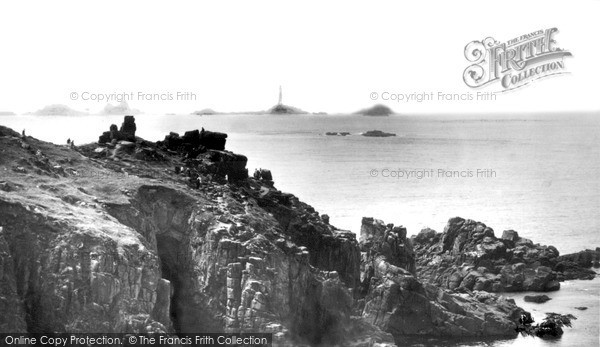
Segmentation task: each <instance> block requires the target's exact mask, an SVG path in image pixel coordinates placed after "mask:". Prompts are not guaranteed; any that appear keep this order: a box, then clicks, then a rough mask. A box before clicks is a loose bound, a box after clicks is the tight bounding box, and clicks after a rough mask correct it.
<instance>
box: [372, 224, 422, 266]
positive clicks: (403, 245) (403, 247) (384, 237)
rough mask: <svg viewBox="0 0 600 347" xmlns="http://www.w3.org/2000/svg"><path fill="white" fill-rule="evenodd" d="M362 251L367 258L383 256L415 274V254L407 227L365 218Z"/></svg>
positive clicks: (386, 260)
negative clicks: (407, 236)
mask: <svg viewBox="0 0 600 347" xmlns="http://www.w3.org/2000/svg"><path fill="white" fill-rule="evenodd" d="M360 237H361V251H362V252H366V253H367V254H366V255H365V256H366V257H367V258H377V257H382V259H383V260H384V261H385V262H386V263H389V264H391V265H393V266H397V267H400V268H403V269H405V270H407V271H408V272H410V273H412V274H415V271H416V266H415V255H414V253H413V247H412V244H411V241H410V239H407V238H406V228H404V227H402V226H400V227H394V226H393V225H391V224H390V225H387V226H386V225H385V224H384V223H383V222H382V221H381V220H377V219H373V218H366V217H365V218H363V219H362V224H361V228H360Z"/></svg>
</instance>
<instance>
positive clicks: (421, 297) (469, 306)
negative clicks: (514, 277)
mask: <svg viewBox="0 0 600 347" xmlns="http://www.w3.org/2000/svg"><path fill="white" fill-rule="evenodd" d="M429 236H431V233H430V232H424V233H422V234H420V238H423V239H427V238H429ZM360 247H361V285H362V290H361V295H363V296H364V302H365V304H364V309H363V316H364V317H365V319H367V321H368V322H370V323H371V324H373V325H376V326H378V327H380V328H381V329H382V330H384V331H387V332H390V333H392V335H394V338H395V339H396V341H399V340H402V339H403V338H404V337H406V336H412V335H427V336H492V335H507V336H510V335H515V334H516V332H515V330H514V327H515V322H516V321H517V320H518V318H519V317H520V314H521V313H522V310H521V309H520V308H518V307H517V306H516V305H515V303H514V301H513V300H507V299H505V298H502V297H498V296H496V295H493V294H489V293H485V292H481V293H485V294H479V292H476V293H475V295H471V294H463V295H453V294H451V293H449V292H447V291H445V290H444V289H440V288H437V287H435V286H433V285H431V284H427V283H422V282H420V281H419V280H418V279H417V277H415V274H414V272H415V259H414V253H413V249H412V244H411V242H410V240H409V239H407V238H406V229H404V228H402V227H394V226H393V225H391V224H389V225H385V224H384V223H383V222H382V221H379V220H375V219H373V218H363V223H362V227H361V241H360Z"/></svg>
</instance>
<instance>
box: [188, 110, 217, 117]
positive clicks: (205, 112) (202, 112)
mask: <svg viewBox="0 0 600 347" xmlns="http://www.w3.org/2000/svg"><path fill="white" fill-rule="evenodd" d="M192 114H193V115H196V116H209V115H214V114H219V112H217V111H215V110H213V109H212V108H205V109H202V110H200V111H194V112H192Z"/></svg>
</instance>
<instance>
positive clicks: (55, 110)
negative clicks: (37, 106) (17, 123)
mask: <svg viewBox="0 0 600 347" xmlns="http://www.w3.org/2000/svg"><path fill="white" fill-rule="evenodd" d="M27 114H33V115H35V116H83V115H87V114H88V113H87V112H82V111H77V110H74V109H72V108H70V107H69V106H66V105H61V104H53V105H48V106H46V107H44V108H42V109H41V110H37V111H35V112H29V113H27Z"/></svg>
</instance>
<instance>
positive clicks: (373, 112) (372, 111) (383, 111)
mask: <svg viewBox="0 0 600 347" xmlns="http://www.w3.org/2000/svg"><path fill="white" fill-rule="evenodd" d="M355 114H360V115H363V116H371V117H380V116H389V115H390V114H394V111H392V109H391V108H389V107H387V106H385V105H381V104H377V105H375V106H372V107H369V108H365V109H364V110H360V111H358V112H355Z"/></svg>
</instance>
